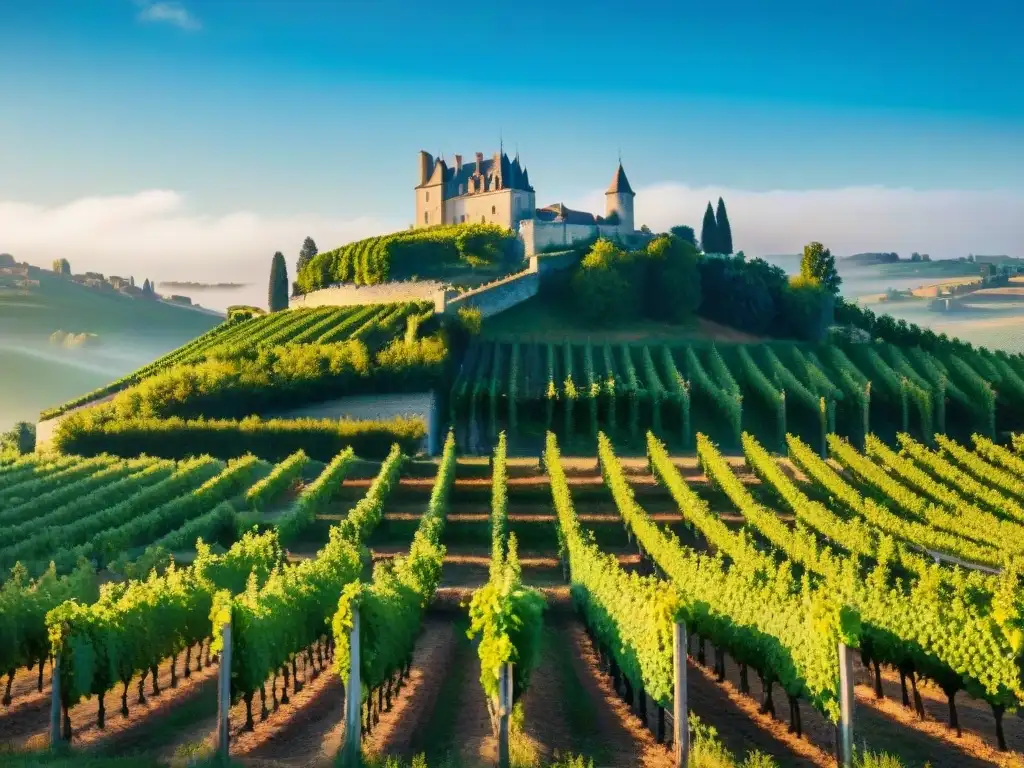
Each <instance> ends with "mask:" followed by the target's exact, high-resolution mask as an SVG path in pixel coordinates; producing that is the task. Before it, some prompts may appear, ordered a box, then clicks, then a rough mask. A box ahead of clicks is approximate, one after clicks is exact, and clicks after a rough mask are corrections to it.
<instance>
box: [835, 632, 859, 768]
mask: <svg viewBox="0 0 1024 768" xmlns="http://www.w3.org/2000/svg"><path fill="white" fill-rule="evenodd" d="M853 683H854V680H853V652H852V651H851V650H850V649H849V648H848V647H847V645H846V643H839V745H840V752H841V754H840V760H841V761H842V765H843V768H851V766H853V709H854V705H855V702H856V699H855V698H854V693H853Z"/></svg>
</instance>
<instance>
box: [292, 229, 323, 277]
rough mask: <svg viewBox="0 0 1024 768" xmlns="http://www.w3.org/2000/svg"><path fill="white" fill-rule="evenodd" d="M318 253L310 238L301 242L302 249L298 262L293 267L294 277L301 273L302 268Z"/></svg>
mask: <svg viewBox="0 0 1024 768" xmlns="http://www.w3.org/2000/svg"><path fill="white" fill-rule="evenodd" d="M317 253H319V251H318V250H317V248H316V243H314V242H313V238H312V237H307V238H306V239H305V240H303V241H302V249H301V250H300V251H299V260H298V262H297V263H296V265H295V272H296V275H297V274H298V273H299V272H301V271H302V268H303V267H304V266H306V265H307V264H308V263H309V261H310V259H312V258H313V257H314V256H316V255H317Z"/></svg>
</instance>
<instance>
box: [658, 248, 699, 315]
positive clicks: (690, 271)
mask: <svg viewBox="0 0 1024 768" xmlns="http://www.w3.org/2000/svg"><path fill="white" fill-rule="evenodd" d="M645 256H646V258H645V260H644V261H645V263H646V273H647V274H646V275H645V278H644V298H645V301H644V313H645V314H647V315H649V316H650V317H652V318H654V319H657V320H666V321H669V322H675V323H681V322H686V321H687V320H690V319H691V318H692V317H693V316H694V315H695V314H696V313H697V309H698V307H700V296H701V285H700V271H699V269H698V266H697V261H698V258H699V256H698V253H697V249H696V247H694V246H693V245H692V244H691V243H688V242H686V241H685V240H681V239H680V238H678V237H670V236H662V237H658V238H655V239H654V240H652V241H651V242H650V243H649V244H648V245H647V249H646V251H645Z"/></svg>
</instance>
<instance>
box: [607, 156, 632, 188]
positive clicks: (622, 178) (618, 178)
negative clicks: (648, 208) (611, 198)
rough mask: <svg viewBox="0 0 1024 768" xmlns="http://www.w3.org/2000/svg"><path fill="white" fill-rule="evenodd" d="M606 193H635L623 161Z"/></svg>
mask: <svg viewBox="0 0 1024 768" xmlns="http://www.w3.org/2000/svg"><path fill="white" fill-rule="evenodd" d="M605 194H606V195H622V194H625V195H635V194H636V193H635V192H634V191H633V188H632V187H630V186H629V179H627V178H626V172H625V171H624V170H623V169H622V163H621V162H620V163H619V167H618V169H617V170H616V171H615V176H613V177H612V183H611V185H610V186H609V187H608V191H607V192H605Z"/></svg>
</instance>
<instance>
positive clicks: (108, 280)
mask: <svg viewBox="0 0 1024 768" xmlns="http://www.w3.org/2000/svg"><path fill="white" fill-rule="evenodd" d="M43 274H47V275H51V276H55V277H62V278H65V279H68V280H70V281H71V282H73V283H76V284H78V285H81V286H84V287H86V288H92V289H93V290H97V291H110V292H114V293H119V294H122V295H124V296H130V297H132V298H137V299H153V300H157V301H166V302H169V303H171V304H179V305H181V306H185V307H191V306H193V304H192V299H190V298H189V297H188V296H180V295H178V294H170V295H164V296H162V295H160V294H158V293H157V292H156V289H155V287H154V285H155V284H154V283H151V282H150V281H149V280H146V281H144V282H143V284H142V286H138V285H136V284H135V278H134V277H120V276H118V275H109V276H105V275H103V274H101V273H99V272H83V273H81V274H78V275H76V274H73V273H72V272H71V266H70V264H69V263H68V260H67V259H56V260H55V261H54V262H53V268H52V269H44V268H43V267H37V266H35V265H34V264H29V263H28V262H20V263H19V262H17V261H15V259H14V257H13V256H11V255H10V254H6V253H3V254H0V288H8V289H15V290H32V289H33V288H39V278H40V277H41V276H42V275H43Z"/></svg>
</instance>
